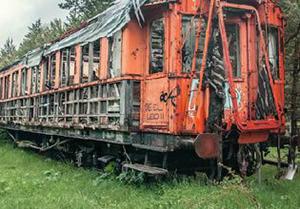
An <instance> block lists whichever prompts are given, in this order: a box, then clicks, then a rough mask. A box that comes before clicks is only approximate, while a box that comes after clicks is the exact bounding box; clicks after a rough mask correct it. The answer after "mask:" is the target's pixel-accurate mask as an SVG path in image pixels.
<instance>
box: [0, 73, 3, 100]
mask: <svg viewBox="0 0 300 209" xmlns="http://www.w3.org/2000/svg"><path fill="white" fill-rule="evenodd" d="M2 89H3V78H0V99H2V98H3V97H2V96H3V95H2Z"/></svg>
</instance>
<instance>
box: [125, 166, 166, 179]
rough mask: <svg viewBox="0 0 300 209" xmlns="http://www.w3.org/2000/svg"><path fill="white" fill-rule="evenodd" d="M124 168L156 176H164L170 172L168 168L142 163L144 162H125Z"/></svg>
mask: <svg viewBox="0 0 300 209" xmlns="http://www.w3.org/2000/svg"><path fill="white" fill-rule="evenodd" d="M123 168H125V169H132V170H136V171H140V172H144V173H147V174H150V175H154V176H163V175H167V174H168V170H166V169H163V168H157V167H151V166H148V165H142V164H124V165H123Z"/></svg>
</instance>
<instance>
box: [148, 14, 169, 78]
mask: <svg viewBox="0 0 300 209" xmlns="http://www.w3.org/2000/svg"><path fill="white" fill-rule="evenodd" d="M157 20H162V21H163V34H164V36H163V42H162V43H163V46H162V50H163V58H162V69H161V71H157V72H154V71H153V65H152V50H153V48H152V24H153V22H154V21H157ZM148 30H149V32H148V37H149V40H148V44H149V50H148V52H149V56H148V59H149V62H148V64H149V65H148V66H149V68H148V71H147V75H158V74H163V73H165V72H166V59H165V58H166V46H167V43H166V42H167V40H166V35H167V34H166V18H165V16H163V15H160V16H156V17H155V18H153V19H151V20H150V21H149V24H148Z"/></svg>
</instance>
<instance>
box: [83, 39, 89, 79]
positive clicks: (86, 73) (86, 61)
mask: <svg viewBox="0 0 300 209" xmlns="http://www.w3.org/2000/svg"><path fill="white" fill-rule="evenodd" d="M81 61H82V63H81V83H86V82H88V79H89V44H87V45H84V46H83V47H82V54H81Z"/></svg>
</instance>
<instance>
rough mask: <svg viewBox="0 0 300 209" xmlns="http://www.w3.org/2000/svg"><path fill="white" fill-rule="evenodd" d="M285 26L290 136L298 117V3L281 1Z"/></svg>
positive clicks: (299, 44)
mask: <svg viewBox="0 0 300 209" xmlns="http://www.w3.org/2000/svg"><path fill="white" fill-rule="evenodd" d="M280 6H281V8H282V9H283V11H284V13H285V15H286V20H287V26H286V28H285V35H286V40H285V49H286V59H285V63H286V94H285V95H286V108H287V110H288V116H289V119H290V121H291V128H292V130H291V134H292V135H293V136H294V135H297V134H299V133H298V130H297V129H298V127H297V124H298V121H299V119H300V118H299V117H300V103H299V96H300V88H299V87H300V85H299V84H300V82H299V80H300V79H299V77H300V33H299V32H300V2H299V1H298V0H281V1H280Z"/></svg>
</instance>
